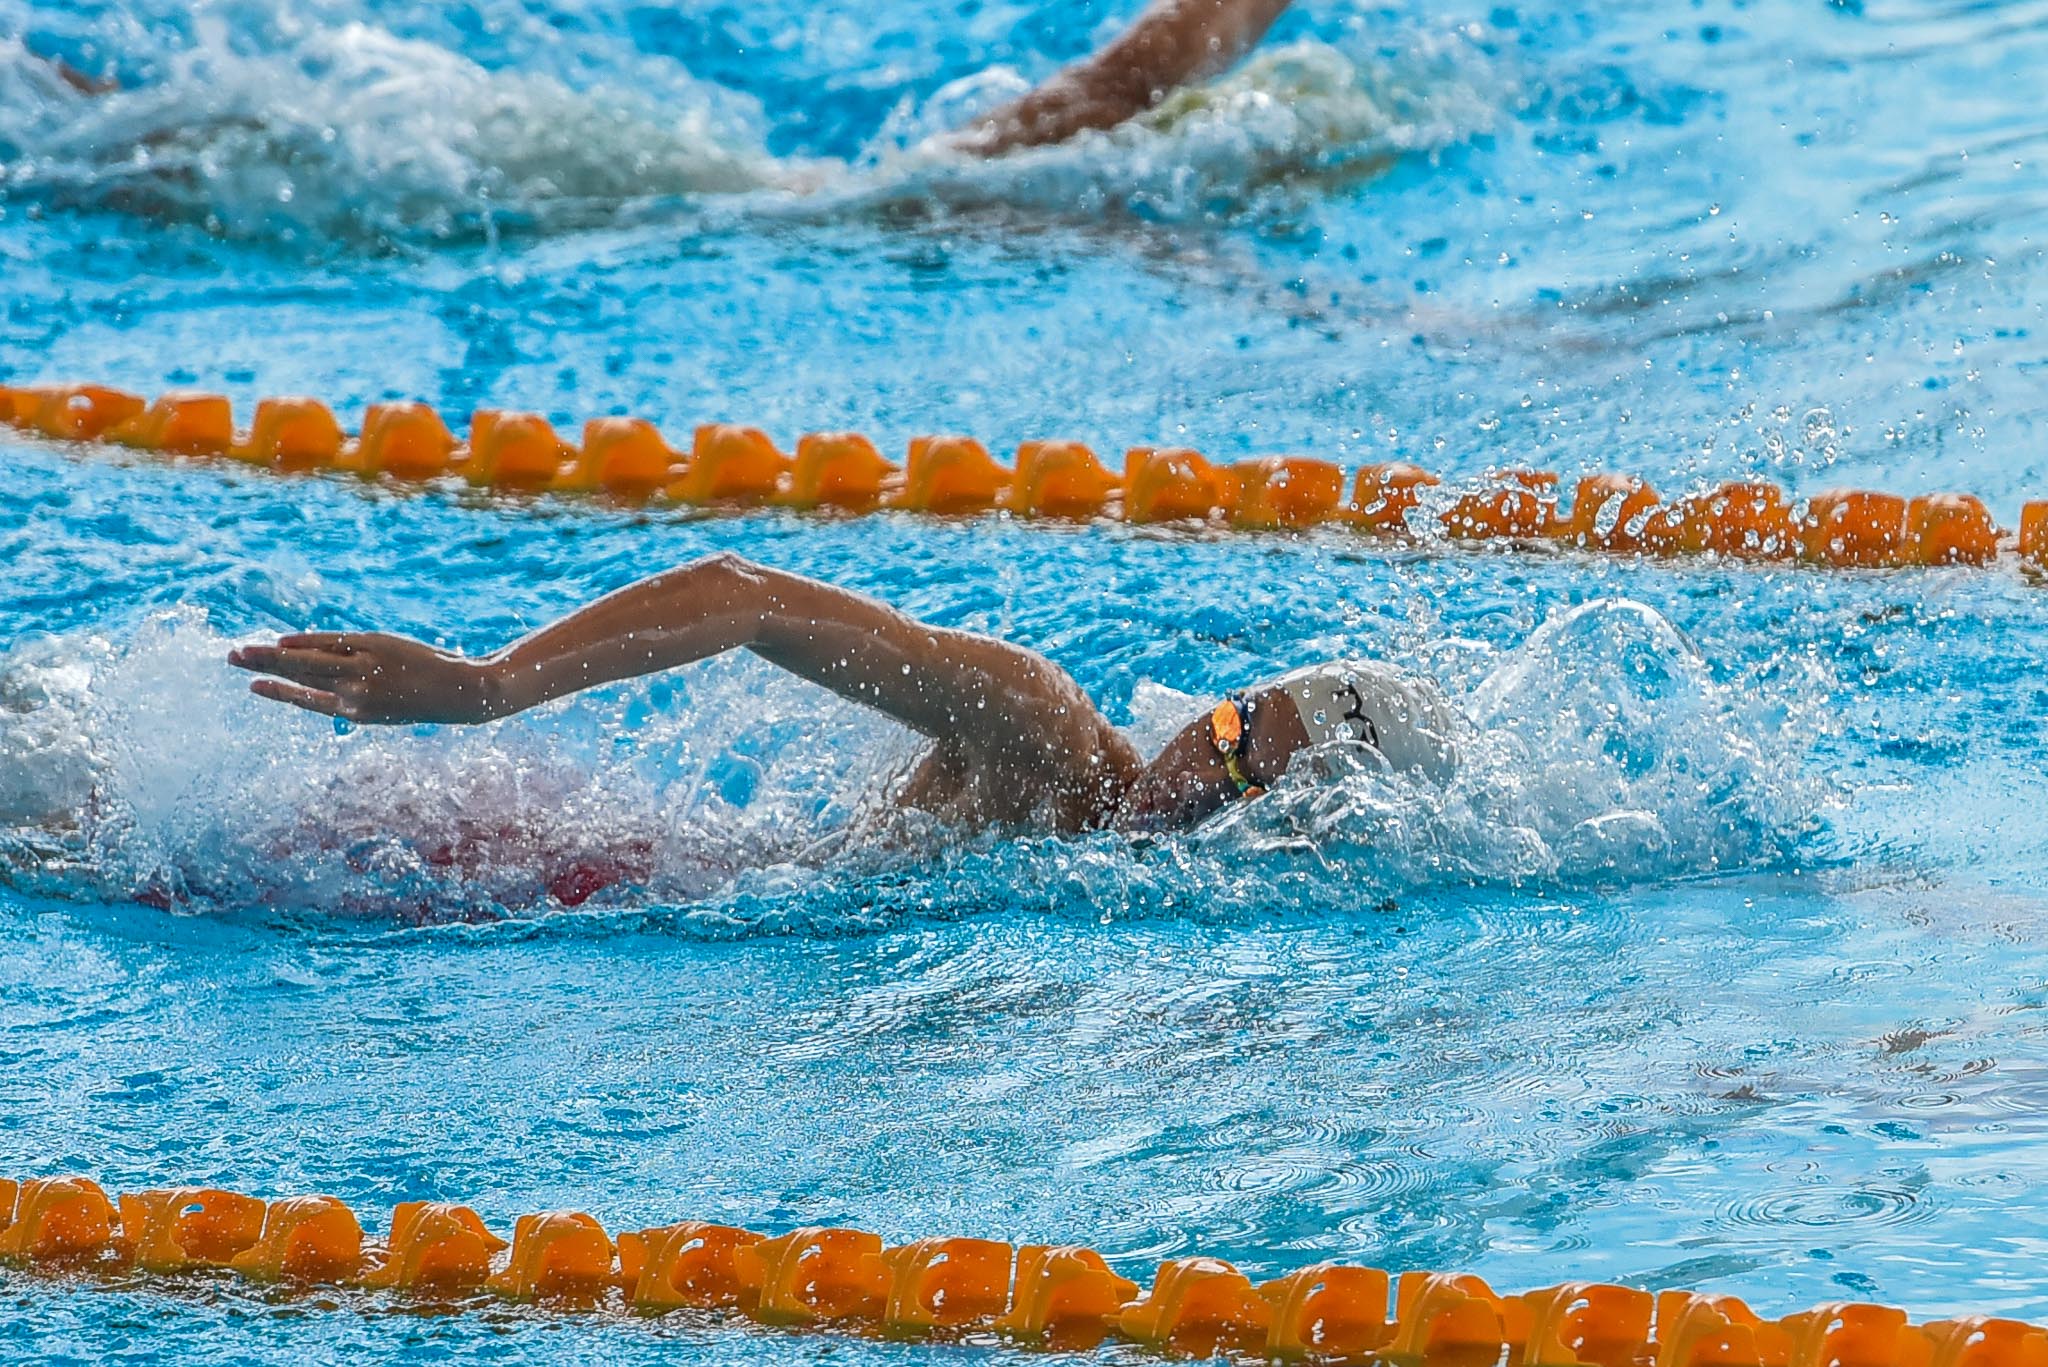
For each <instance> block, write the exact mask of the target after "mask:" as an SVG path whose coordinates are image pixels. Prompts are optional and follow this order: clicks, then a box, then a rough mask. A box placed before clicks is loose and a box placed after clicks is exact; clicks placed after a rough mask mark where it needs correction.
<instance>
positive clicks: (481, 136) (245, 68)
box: [0, 10, 1499, 244]
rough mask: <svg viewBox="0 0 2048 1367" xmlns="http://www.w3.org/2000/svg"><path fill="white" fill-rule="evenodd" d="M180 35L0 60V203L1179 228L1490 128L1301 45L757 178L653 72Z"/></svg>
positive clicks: (311, 21) (394, 223)
mask: <svg viewBox="0 0 2048 1367" xmlns="http://www.w3.org/2000/svg"><path fill="white" fill-rule="evenodd" d="M344 12H345V11H344ZM288 20H289V22H287V21H288ZM110 22H111V21H110ZM190 29H191V31H190V33H189V35H188V36H187V38H186V41H185V42H184V43H183V44H182V45H177V46H172V47H168V48H164V49H163V50H162V51H161V52H160V53H159V54H158V55H157V56H156V58H155V60H154V62H153V64H152V65H151V66H150V67H148V68H147V69H146V70H145V71H144V73H143V74H142V75H140V76H138V77H134V78H131V79H129V80H125V81H124V82H123V88H121V89H119V90H116V91H113V92H110V93H107V94H104V95H99V96H88V95H85V94H82V93H80V92H79V91H77V90H74V89H73V88H71V87H70V86H69V85H67V84H66V83H65V82H64V81H63V80H61V79H60V78H59V77H58V76H57V74H56V72H55V70H54V69H53V68H52V67H51V66H50V65H49V63H47V62H45V61H44V60H42V59H41V58H40V57H38V56H35V55H32V54H31V53H30V52H29V51H28V50H27V49H26V48H25V47H23V46H22V45H21V44H20V43H19V42H9V41H7V40H4V39H0V152H8V151H11V152H12V154H13V155H12V156H11V158H10V160H11V163H12V164H11V166H10V168H9V176H8V187H9V189H10V191H11V192H12V193H13V194H16V195H28V196H33V197H37V198H42V199H45V200H48V201H51V202H54V203H57V204H60V205H65V206H71V207H80V208H86V209H112V210H117V211H122V212H131V213H141V214H145V215H148V216H152V217H158V218H164V219H169V220H173V221H179V222H188V223H195V224H199V225H202V226H203V227H205V228H206V229H207V230H209V231H212V232H215V233H219V234H222V235H226V236H230V237H242V238H254V239H266V240H281V241H330V240H331V241H340V242H355V243H365V242H366V243H372V244H389V243H405V242H425V241H438V240H444V239H451V238H452V239H463V238H477V237H488V236H491V235H495V234H497V233H500V232H504V231H507V230H516V231H525V232H543V233H551V232H566V231H574V230H578V229H583V228H588V227H594V226H613V225H617V224H620V223H622V222H635V221H642V220H646V219H648V218H650V217H651V218H653V219H654V220H655V221H657V222H677V223H680V222H684V221H687V220H689V219H691V218H693V217H694V218H697V219H700V220H701V221H700V223H699V226H710V227H716V226H720V225H725V226H731V224H732V216H734V215H737V216H738V220H739V222H740V223H741V224H742V225H744V224H745V223H746V222H747V221H749V220H751V219H756V218H771V219H786V218H790V217H795V218H799V219H806V220H824V221H832V220H838V219H864V218H869V217H873V216H877V215H882V216H887V217H890V218H892V219H893V218H895V217H898V216H900V215H901V214H902V213H903V212H904V211H905V210H906V209H907V208H913V207H915V208H918V209H921V210H925V211H930V210H945V211H948V212H978V211H982V210H988V209H996V208H1000V209H1001V210H1003V211H1005V212H1023V213H1030V214H1034V215H1038V216H1057V217H1061V218H1067V219H1077V220H1079V221H1092V220H1093V219H1094V218H1097V217H1099V216H1100V214H1101V213H1102V212H1103V210H1104V209H1105V208H1118V209H1123V210H1127V211H1130V212H1133V213H1136V214H1139V215H1142V216H1144V217H1147V218H1152V219H1166V220H1183V219H1197V218H1202V217H1207V216H1214V215H1217V214H1223V215H1234V214H1239V213H1270V212H1273V211H1274V210H1275V209H1276V208H1278V207H1284V206H1287V205H1292V204H1294V203H1296V202H1297V201H1299V199H1300V198H1301V197H1303V196H1304V195H1312V194H1316V193H1321V192H1322V191H1323V187H1325V186H1326V185H1327V184H1328V183H1330V182H1331V181H1333V180H1342V179H1346V178H1349V177H1352V176H1356V175H1358V174H1361V173H1370V172H1371V171H1374V170H1376V169H1378V168H1379V167H1381V166H1384V165H1385V164H1386V163H1387V162H1388V161H1389V160H1390V159H1392V158H1395V157H1398V156H1402V155H1405V154H1408V153H1413V152H1418V151H1429V150H1432V149H1435V148H1439V147H1442V146H1445V145H1447V144H1449V143H1451V142H1453V141H1456V140H1458V139H1460V138H1463V137H1466V136H1469V135H1470V134H1471V133H1472V132H1474V131H1476V130H1478V129H1479V128H1482V127H1484V126H1486V125H1487V124H1489V123H1490V122H1491V121H1492V119H1493V117H1494V114H1495V112H1496V109H1497V106H1498V103H1499V96H1498V94H1497V93H1494V94H1491V95H1489V94H1488V93H1486V92H1487V91H1488V89H1489V86H1490V85H1491V84H1492V83H1493V78H1492V77H1491V75H1490V73H1488V72H1486V71H1485V70H1484V69H1483V68H1481V67H1479V66H1478V65H1477V63H1478V58H1477V57H1476V56H1475V55H1474V49H1473V47H1472V45H1471V44H1469V43H1467V42H1462V41H1453V40H1449V39H1442V38H1436V37H1432V36H1430V35H1421V36H1418V37H1416V38H1415V39H1414V40H1413V41H1412V42H1411V43H1409V44H1408V50H1407V51H1405V52H1404V55H1403V56H1402V57H1401V58H1400V59H1399V61H1398V62H1397V63H1394V62H1387V61H1382V60H1378V59H1372V60H1368V59H1366V58H1364V57H1354V56H1350V55H1347V54H1346V53H1345V52H1343V51H1340V50H1339V49H1338V48H1337V47H1334V46H1330V45H1328V44H1325V43H1321V42H1316V41H1311V40H1304V41H1301V42H1297V43H1293V44H1290V45H1286V46H1282V47H1277V48H1272V49H1268V50H1264V51H1261V52H1259V53H1257V54H1255V55H1254V56H1253V57H1252V58H1251V59H1250V60H1249V61H1247V62H1246V63H1245V64H1244V65H1243V66H1242V67H1241V68H1240V69H1238V70H1237V71H1236V72H1234V73H1232V74H1230V75H1228V76H1226V77H1224V78H1223V79H1221V80H1219V81H1217V82H1215V83H1212V84H1210V85H1207V86H1203V87H1198V88H1194V89H1189V90H1184V91H1181V92H1178V93H1176V94H1175V95H1173V96H1172V97H1170V98H1169V99H1168V100H1167V101H1166V103H1165V104H1163V105H1162V106H1161V107H1160V108H1159V109H1157V110H1155V111H1153V112H1152V113H1151V114H1149V115H1147V116H1145V117H1144V118H1141V119H1139V120H1135V121H1133V122H1132V123H1130V124H1127V125H1125V126H1124V127H1122V128H1118V129H1115V130H1112V131H1110V132H1108V133H1098V134H1088V135H1084V136H1082V137H1080V138H1077V139H1075V140H1073V141H1072V142H1071V143H1069V144H1067V145H1065V146H1061V147H1052V148H1040V149H1033V150H1028V151H1022V152H1018V153H1013V154H1011V155H1008V156H1004V157H1000V158H996V159H993V160H987V161H984V160H982V159H980V158H977V157H972V156H967V155H964V154H962V153H960V152H957V151H954V150H952V149H950V148H949V147H948V146H947V145H946V144H945V142H944V140H943V138H942V137H941V136H939V135H940V134H942V133H943V132H945V131H947V130H950V129H952V128H956V127H958V126H960V125H961V124H962V123H964V122H965V121H966V120H967V119H968V118H969V117H971V116H972V114H974V113H976V112H979V111H983V110H986V109H987V108H989V107H991V106H992V105H994V104H995V103H998V102H999V101H1000V100H1002V99H1004V98H1008V97H1010V96H1013V95H1015V94H1017V93H1020V92H1021V91H1022V90H1023V89H1024V88H1026V83H1025V82H1024V81H1023V79H1022V78H1021V77H1019V76H1018V75H1017V74H1016V73H1015V72H1013V71H1009V70H1008V69H1006V68H1000V67H998V68H992V69H989V70H986V71H981V72H977V73H974V74H972V75H970V76H967V77H964V78H961V79H959V80H956V81H954V82H952V83H950V84H949V85H947V86H946V87H944V88H943V89H941V90H939V91H937V92H936V93H934V94H932V95H931V96H929V97H928V98H925V99H923V100H916V99H912V98H908V97H906V99H905V100H904V101H903V102H902V103H901V104H900V105H899V106H898V108H897V109H896V111H895V112H894V113H893V114H892V115H890V116H889V118H888V119H887V120H886V121H885V123H884V125H883V127H882V128H881V129H880V130H878V132H877V134H876V135H875V137H874V138H873V139H872V140H871V142H870V144H869V145H868V147H867V148H866V149H864V150H863V151H862V153H861V154H860V155H858V156H857V157H856V158H855V159H854V161H853V162H852V163H847V162H842V161H838V160H835V159H830V158H820V157H803V156H784V157H776V156H773V155H771V154H770V153H769V152H768V151H767V149H766V133H765V125H766V118H765V116H764V112H763V111H762V109H761V108H760V106H759V104H758V102H756V101H754V100H753V99H752V98H750V97H748V96H745V95H742V94H740V93H738V92H735V91H732V90H729V89H726V88H724V87H720V86H717V85H715V84H712V83H709V82H704V81H699V80H696V79H694V78H692V77H691V76H690V75H689V74H688V73H687V72H686V71H683V70H682V69H681V68H680V67H679V66H677V65H676V64H674V63H662V64H661V72H660V75H659V76H658V78H657V77H654V76H652V75H650V73H649V72H647V71H646V70H645V69H644V68H645V66H646V62H647V59H643V58H639V57H637V56H635V55H628V54H613V55H612V56H611V57H610V59H609V61H602V62H601V61H598V60H595V59H592V60H587V61H585V62H583V63H582V64H581V69H579V70H577V71H575V72H574V73H565V74H563V75H557V74H551V73H550V72H548V71H547V70H545V69H542V68H544V67H545V65H546V63H545V62H543V61H542V60H541V59H540V58H539V57H538V56H537V55H536V56H535V58H534V60H533V62H532V64H527V63H522V64H521V65H519V66H518V67H517V68H513V69H492V68H489V67H486V66H484V65H481V64H479V63H478V62H476V61H473V60H471V59H470V58H469V57H467V56H464V55H462V54H461V53H458V52H456V51H453V50H451V49H450V48H447V47H443V46H440V45H438V44H437V43H435V42H432V41H427V40H424V39H420V38H413V37H401V36H398V35H396V34H393V33H391V32H389V31H387V30H385V29H383V28H380V27H377V26H375V25H374V24H372V23H369V22H365V21H364V20H362V19H349V20H345V21H343V22H338V23H337V22H335V21H334V19H333V18H332V17H331V16H330V13H329V12H328V11H327V10H322V11H316V12H315V13H313V14H310V15H309V14H305V13H303V12H300V11H296V10H287V11H284V12H282V14H281V15H280V16H275V17H272V18H271V19H270V21H269V22H267V23H262V24H255V25H244V24H239V23H231V22H230V21H229V19H228V18H227V17H224V16H222V15H220V14H217V13H212V12H209V11H201V12H200V14H199V16H198V17H197V18H195V19H193V20H192V21H191V23H190ZM138 38H139V35H137V34H134V33H131V32H128V31H127V30H126V29H125V28H124V29H123V30H122V31H121V32H119V33H113V34H109V35H107V36H106V38H105V41H104V43H103V46H107V47H113V46H116V45H117V44H130V45H132V44H134V43H135V42H137V41H138ZM534 41H535V42H536V44H538V43H539V41H540V40H539V39H538V38H536V39H535V40H534ZM557 65H561V63H557ZM607 68H608V69H607ZM571 74H573V76H574V80H575V83H572V80H571V79H570V78H569V77H570V75H571ZM707 214H708V215H711V218H710V219H704V217H703V216H704V215H707Z"/></svg>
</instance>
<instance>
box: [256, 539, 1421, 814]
mask: <svg viewBox="0 0 2048 1367" xmlns="http://www.w3.org/2000/svg"><path fill="white" fill-rule="evenodd" d="M741 649H744V650H750V651H752V652H753V653H754V654H755V655H758V656H760V657H761V658H762V659H764V660H766V661H768V662H769V663H770V664H773V665H776V666H778V667H780V668H782V669H784V670H787V671H788V672H789V673H791V674H794V675H797V676H798V677H800V678H804V679H808V680H810V681H811V682H812V683H815V684H819V685H821V686H823V687H825V688H827V689H830V690H831V691H832V692H834V693H836V694H838V695H839V696H840V697H842V698H846V699H849V700H851V701H853V702H857V703H862V704H864V705H866V706H868V707H871V708H874V709H875V710H876V711H879V712H881V713H883V714H884V715H886V716H889V717H892V718H894V719H895V720H897V721H899V722H901V723H903V724H904V725H905V726H908V727H909V728H911V729H912V730H913V731H917V732H919V733H920V734H922V735H924V736H925V737H927V738H928V739H929V740H930V742H931V747H930V749H929V750H928V751H927V752H926V753H925V755H924V756H923V758H922V759H921V761H920V762H919V763H918V765H917V767H916V768H915V769H914V770H912V771H911V773H910V774H909V776H908V777H907V779H906V780H905V781H904V783H903V784H902V786H901V788H900V789H899V791H898V792H897V793H896V800H897V801H898V802H899V803H901V804H903V805H905V806H911V807H916V808H919V809H921V810H925V811H930V812H933V813H935V814H937V815H939V816H940V817H942V818H945V819H947V820H951V821H954V822H958V823H961V824H965V825H971V826H977V827H981V826H1022V827H1033V828H1038V829H1045V830H1052V831H1058V832H1062V833H1071V832H1077V831H1086V830H1100V829H1114V830H1160V829H1174V828H1183V827H1187V826H1192V825H1194V824H1195V823H1197V822H1199V821H1201V820H1202V819H1203V818H1204V817H1207V816H1209V815H1210V814H1211V813H1213V812H1216V811H1217V810H1219V809H1220V808H1222V807H1223V806H1225V805H1226V804H1228V803H1231V802H1237V801H1246V800H1250V799H1254V798H1256V797H1258V796H1259V795H1261V794H1262V793H1263V792H1264V791H1265V790H1266V789H1267V788H1269V787H1271V786H1272V785H1273V784H1274V783H1276V782H1278V781H1279V780H1280V778H1281V777H1282V775H1284V774H1285V773H1286V772H1287V769H1288V766H1289V765H1290V764H1291V763H1292V762H1293V760H1294V758H1295V756H1296V755H1297V754H1300V753H1302V752H1303V751H1305V750H1307V749H1309V748H1311V747H1315V746H1322V745H1326V744H1337V743H1342V744H1348V745H1352V746H1355V747H1363V748H1364V749H1365V750H1368V751H1370V752H1372V753H1373V754H1375V755H1377V757H1378V759H1379V761H1381V762H1383V763H1384V764H1385V765H1386V766H1387V767H1389V768H1390V769H1395V770H1407V771H1414V772H1417V773H1420V774H1423V775H1426V776H1428V777H1430V778H1431V779H1433V780H1436V781H1438V782H1442V781H1444V780H1445V779H1447V778H1448V777H1449V775H1450V773H1451V771H1452V770H1453V769H1454V768H1455V767H1456V763H1457V750H1456V742H1455V735H1456V731H1457V728H1458V725H1459V719H1458V716H1457V713H1456V711H1455V709H1453V708H1452V707H1451V705H1450V703H1449V702H1448V701H1447V700H1446V699H1445V698H1444V696H1443V694H1442V692H1441V691H1440V690H1439V689H1438V688H1437V686H1436V685H1435V683H1434V682H1432V681H1430V680H1429V679H1427V678H1426V677H1423V676H1420V675H1415V674H1410V673H1408V672H1406V671H1403V670H1400V669H1397V668H1395V667H1393V666H1391V665H1386V664H1381V663H1375V662H1371V661H1342V662H1336V663H1332V664H1327V665H1320V666H1315V667H1312V668H1309V669H1304V670H1299V671H1296V672H1294V673H1292V674H1287V675H1283V676H1281V677H1279V678H1276V679H1272V680H1269V681H1267V682H1266V683H1263V684H1259V685H1256V686H1254V687H1252V688H1249V689H1247V690H1245V691H1244V692H1241V693H1233V694H1231V695H1230V696H1228V697H1226V698H1224V699H1223V700H1221V701H1220V702H1218V703H1217V704H1215V706H1214V707H1213V708H1211V709H1209V710H1206V711H1204V712H1203V713H1202V714H1201V715H1200V716H1198V717H1196V718H1195V719H1194V720H1192V721H1190V722H1189V723H1188V724H1187V725H1186V726H1185V727H1183V728H1182V729H1181V730H1180V732H1179V733H1178V734H1177V735H1175V736H1174V737H1173V739H1172V740H1170V741H1168V742H1167V744H1166V746H1165V748H1163V749H1162V750H1161V751H1160V752H1159V753H1158V754H1157V755H1156V756H1154V757H1153V758H1152V759H1151V760H1150V761H1147V760H1146V759H1144V758H1143V757H1142V756H1141V755H1140V754H1139V753H1138V751H1137V748H1136V747H1135V746H1134V745H1133V744H1132V743H1131V741H1130V740H1129V739H1128V738H1127V737H1126V736H1124V735H1123V733H1122V732H1120V731H1118V730H1117V728H1116V727H1115V726H1113V725H1111V724H1110V722H1109V720H1108V719H1107V718H1105V717H1104V716H1103V715H1102V713H1101V712H1100V711H1099V710H1097V708H1096V706H1095V704H1094V703H1093V702H1091V701H1090V700H1089V698H1088V696H1087V694H1085V693H1083V692H1082V691H1081V688H1080V685H1078V684H1076V683H1075V682H1074V680H1073V679H1072V678H1071V677H1069V676H1068V674H1067V673H1066V671H1065V670H1063V669H1061V668H1060V667H1059V666H1058V665H1056V664H1054V663H1053V662H1052V661H1050V660H1048V659H1046V658H1045V657H1043V656H1041V655H1038V654H1035V653H1033V652H1032V651H1029V650H1025V649H1023V648H1022V647H1020V646H1015V645H1011V644H1009V643H1007V642H1004V641H999V640H996V639H995V638H993V637H989V636H983V635H979V634H977V633H974V632H969V631H959V630H953V629H949V628H944V627H934V626H930V625H927V624H925V623H922V622H919V621H916V620H914V619H913V618H910V617H908V616H906V615H904V614H903V613H901V612H899V611H897V610H896V609H894V608H892V607H890V606H888V605H887V604H885V603H881V602H877V601H876V600H875V599H872V598H868V597H866V596H864V595H862V594H858V593H853V592H851V591H849V590H847V589H842V588H839V587H836V586H834V585H832V584H827V583H822V582H820V581H818V580H815V579H807V578H804V577H803V576H801V575H795V574H787V573H784V572H782V571H779V570H774V569H770V568H767V567H766V566H762V565H757V564H754V563H752V562H750V561H747V560H744V559H742V558H740V557H739V556H736V555H731V554H721V555H714V556H710V557H709V558H707V559H703V560H699V561H697V562H695V563H694V564H690V565H686V566H683V567H682V568H680V569H675V570H670V571H667V572H666V573H662V574H657V575H654V576H652V577H651V578H648V579H643V580H641V581H640V582H639V583H637V584H632V585H630V586H628V587H626V588H623V589H620V590H618V591H617V592H616V593H612V594H609V595H607V596H606V597H604V598H600V599H598V600H597V601H596V602H594V603H591V604H589V605H588V606H586V607H583V608H580V609H578V610H577V611H575V612H572V613H570V614H569V615H568V616H566V617H564V618H562V619H561V620H560V621H558V622H555V623H554V624H553V625H551V626H547V627H543V628H541V629H540V630H539V631H536V632H534V633H532V634H531V635H529V636H527V637H525V638H524V639H522V640H519V641H516V642H514V643H513V644H511V645H509V646H507V647H505V648H504V649H503V650H500V651H498V652H496V653H495V654H491V655H486V656H483V657H481V658H469V657H465V656H460V655H454V654H450V653H448V652H446V651H443V650H438V649H436V648H434V647H433V646H429V645H426V644H424V643H422V642H420V641H415V640H410V639H408V638H406V637H403V636H391V635H385V634H382V633H375V632H354V631H349V632H307V633H302V634H297V635H290V636H285V637H282V638H281V639H279V640H278V641H276V642H275V643H274V644H269V645H250V646H243V647H241V648H239V649H237V650H235V651H233V652H232V653H230V654H229V656H228V662H229V663H230V664H232V665H235V666H237V667H239V668H242V669H247V670H252V671H254V672H256V673H258V674H262V675H264V676H266V677H264V678H260V679H257V680H255V681H254V682H253V683H251V685H250V689H251V691H253V692H255V693H257V694H259V695H260V696H262V697H265V698H270V699H274V700H276V701H278V702H284V703H290V704H292V705H294V706H297V707H302V708H305V709H307V710H308V711H312V712H319V713H323V714H325V715H327V716H333V717H342V718H346V719H348V720H350V721H356V722H363V723H372V724H385V725H402V724H407V723H420V722H438V723H446V724H455V725H466V724H474V723H479V722H488V721H495V720H497V719H499V718H501V717H509V716H511V715H513V714H514V713H516V712H523V711H525V710H526V709H527V708H530V707H535V706H537V705H539V704H541V703H544V702H547V701H548V700H549V699H552V698H559V697H563V696H565V695H567V694H571V693H576V692H579V691H581V690H583V689H586V688H594V687H597V686H598V685H601V684H607V683H613V682H616V681H618V680H621V679H631V678H636V677H639V676H641V675H645V674H654V673H658V672H660V671H663V670H668V669H674V668H677V667H678V666H681V665H686V664H689V663H691V662H692V661H695V660H702V659H706V658H708V657H710V656H714V655H722V654H724V653H726V652H727V651H732V650H741Z"/></svg>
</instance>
